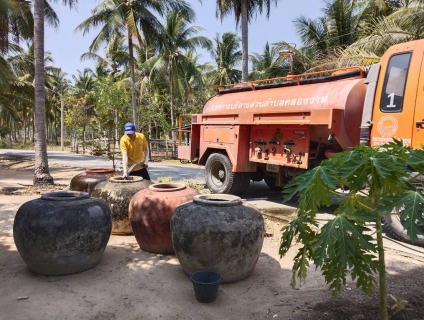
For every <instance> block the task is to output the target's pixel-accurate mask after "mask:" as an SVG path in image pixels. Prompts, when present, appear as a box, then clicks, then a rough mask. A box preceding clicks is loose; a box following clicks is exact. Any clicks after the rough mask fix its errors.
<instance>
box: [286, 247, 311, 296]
mask: <svg viewBox="0 0 424 320" xmlns="http://www.w3.org/2000/svg"><path fill="white" fill-rule="evenodd" d="M310 257H311V250H310V248H309V247H308V246H303V247H302V248H301V249H299V251H298V252H297V254H296V256H295V257H294V259H293V260H294V264H293V268H292V278H291V282H290V283H291V286H292V288H295V287H296V278H299V279H301V280H304V279H306V276H307V273H308V267H309V261H310Z"/></svg>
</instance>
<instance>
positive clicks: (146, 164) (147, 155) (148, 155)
mask: <svg viewBox="0 0 424 320" xmlns="http://www.w3.org/2000/svg"><path fill="white" fill-rule="evenodd" d="M143 152H144V167H145V168H147V167H148V163H149V160H150V154H149V147H148V146H147V147H146V148H143Z"/></svg>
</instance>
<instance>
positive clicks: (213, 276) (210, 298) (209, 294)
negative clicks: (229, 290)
mask: <svg viewBox="0 0 424 320" xmlns="http://www.w3.org/2000/svg"><path fill="white" fill-rule="evenodd" d="M190 280H191V282H192V283H193V288H194V293H195V294H196V300H197V301H199V302H202V303H210V302H214V301H215V300H216V297H217V296H218V289H219V284H220V283H221V281H222V275H220V274H219V273H218V272H214V271H206V270H202V271H196V272H194V273H192V274H191V275H190Z"/></svg>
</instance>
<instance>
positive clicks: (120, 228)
mask: <svg viewBox="0 0 424 320" xmlns="http://www.w3.org/2000/svg"><path fill="white" fill-rule="evenodd" d="M151 184H153V182H151V181H150V180H143V178H141V177H133V176H130V177H128V179H127V180H124V179H123V178H122V177H111V178H109V179H108V181H103V182H100V183H99V184H97V185H96V186H95V187H94V189H93V191H92V193H91V195H92V196H93V197H95V198H100V199H103V200H105V201H106V202H107V203H108V204H109V207H110V211H111V212H112V234H120V235H127V234H132V233H133V231H132V229H131V224H130V220H129V219H128V206H129V204H130V201H131V198H132V197H133V196H134V195H135V194H136V193H137V192H138V191H140V190H143V189H146V188H147V187H148V186H150V185H151Z"/></svg>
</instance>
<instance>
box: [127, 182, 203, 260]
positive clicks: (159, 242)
mask: <svg viewBox="0 0 424 320" xmlns="http://www.w3.org/2000/svg"><path fill="white" fill-rule="evenodd" d="M197 194H198V192H197V190H196V189H192V188H187V187H186V186H185V185H184V184H182V183H156V184H152V185H150V186H149V188H147V189H144V190H141V191H139V192H137V193H136V194H135V195H134V196H133V197H132V199H131V202H130V206H129V219H130V223H131V227H132V230H133V232H134V236H135V238H136V240H137V242H138V244H139V245H140V248H141V249H142V250H144V251H147V252H153V253H162V254H168V253H174V248H173V246H172V240H171V230H170V222H171V216H172V214H173V212H174V210H175V208H176V207H178V206H179V205H180V204H182V203H185V202H188V201H191V200H192V199H193V197H194V196H195V195H197Z"/></svg>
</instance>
